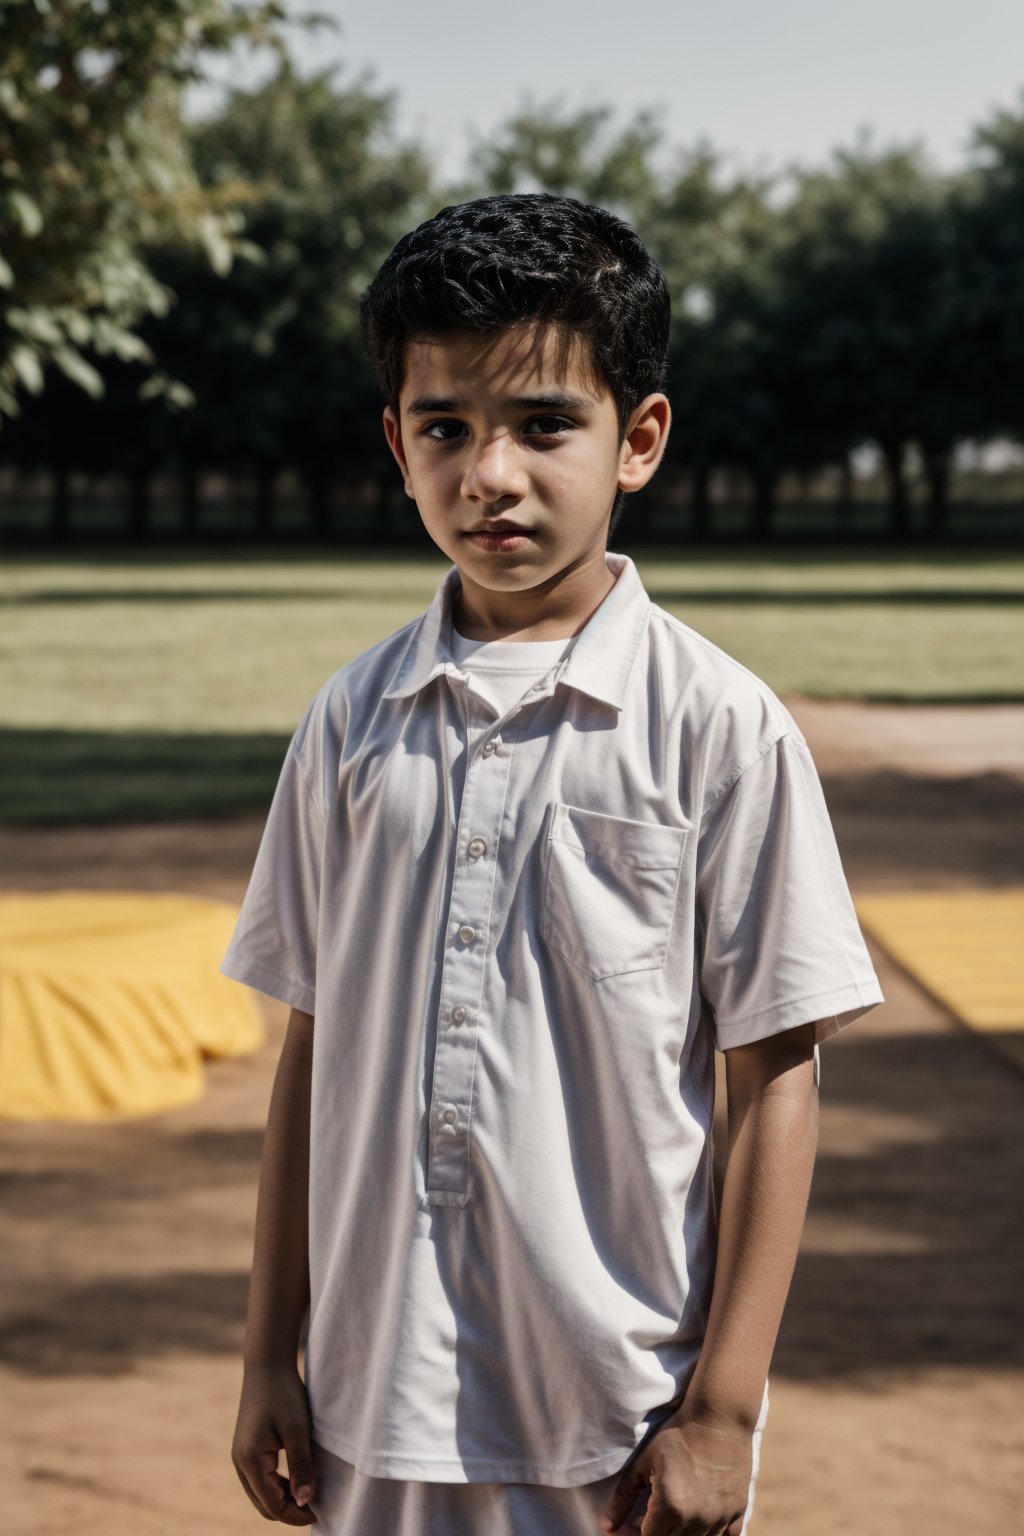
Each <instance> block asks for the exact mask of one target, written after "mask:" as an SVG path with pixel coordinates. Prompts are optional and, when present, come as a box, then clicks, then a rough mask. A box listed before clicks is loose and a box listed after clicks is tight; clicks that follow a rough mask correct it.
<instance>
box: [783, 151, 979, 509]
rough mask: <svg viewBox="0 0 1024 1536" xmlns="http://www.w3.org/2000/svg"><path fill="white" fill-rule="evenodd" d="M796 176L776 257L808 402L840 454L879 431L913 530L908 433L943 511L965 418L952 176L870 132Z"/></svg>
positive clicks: (898, 505) (898, 504) (894, 489)
mask: <svg viewBox="0 0 1024 1536" xmlns="http://www.w3.org/2000/svg"><path fill="white" fill-rule="evenodd" d="M796 182H797V184H796V192H795V195H794V197H793V198H792V200H791V201H790V203H789V204H788V206H787V208H786V210H785V225H786V229H787V232H788V235H787V240H786V242H785V248H784V250H783V252H782V253H781V258H780V260H781V275H782V280H783V282H784V284H785V289H786V293H787V308H788V317H787V328H788V331H789V335H790V339H791V340H790V344H791V345H792V347H793V348H794V351H795V353H796V355H798V356H799V357H800V358H801V371H802V374H803V378H804V389H803V406H802V408H803V410H804V411H805V412H806V413H807V416H808V421H809V422H811V423H813V424H814V427H815V430H816V432H817V433H818V435H819V436H820V437H821V439H822V441H823V442H825V443H828V444H829V445H831V448H832V451H835V452H837V456H838V455H841V456H842V458H845V457H846V455H847V454H848V452H849V450H850V449H851V448H852V447H854V446H855V445H856V444H858V443H860V442H863V441H865V440H868V439H872V440H874V441H875V442H876V443H877V444H878V446H879V448H880V450H881V453H882V456H883V460H884V462H885V466H886V470H887V474H888V478H889V514H890V532H891V534H892V535H893V537H895V538H905V537H906V536H908V534H909V532H910V496H909V489H908V485H907V478H906V454H907V449H908V447H909V445H910V444H911V443H912V442H915V441H916V442H917V443H918V444H919V445H920V446H921V449H922V454H923V458H924V462H925V464H926V466H927V472H928V477H929V482H930V499H931V505H932V509H933V517H934V520H935V522H936V524H937V525H938V524H940V523H941V520H942V516H943V515H944V508H945V504H946V499H947V498H946V488H947V485H948V476H949V465H950V461H951V456H952V450H953V446H954V444H955V442H956V439H957V437H958V436H959V435H962V429H963V424H964V423H963V416H962V408H963V407H962V401H963V391H962V388H961V385H960V381H959V379H958V376H957V372H956V369H955V367H954V366H952V360H953V358H954V356H955V354H956V325H957V319H956V309H955V304H954V303H953V293H954V288H955V277H954V268H953V265H952V233H951V225H950V215H949V198H948V184H947V182H946V180H945V179H944V178H942V177H940V176H939V175H937V174H936V173H935V172H933V171H932V170H931V169H930V168H929V166H928V165H927V164H926V162H925V160H924V158H923V156H922V154H921V152H920V150H919V149H917V148H916V147H914V148H910V149H892V150H884V151H876V150H875V149H874V148H873V147H872V146H871V144H870V143H869V142H868V141H867V140H866V139H862V141H861V142H860V143H859V144H858V145H857V146H856V147H855V148H854V149H852V150H839V151H837V152H836V155H835V158H834V162H833V165H832V166H831V167H829V168H827V169H825V170H823V171H801V172H799V173H797V178H796Z"/></svg>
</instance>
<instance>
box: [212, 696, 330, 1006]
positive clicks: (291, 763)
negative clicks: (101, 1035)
mask: <svg viewBox="0 0 1024 1536" xmlns="http://www.w3.org/2000/svg"><path fill="white" fill-rule="evenodd" d="M313 708H314V706H313V705H311V706H310V709H309V710H308V711H307V713H306V716H305V718H304V719H303V722H302V724H301V725H300V726H299V729H298V730H297V731H296V733H295V735H294V736H293V737H292V740H291V742H290V744H289V747H288V751H287V753H286V755H285V759H284V763H283V765H282V768H281V772H280V775H279V777H278V781H277V788H276V789H275V791H274V798H273V800H272V802H271V806H270V811H269V813H268V815H267V823H266V826H265V827H264V830H263V836H262V839H261V840H260V846H259V849H258V851H257V854H256V862H255V864H254V865H253V870H252V875H251V876H250V879H249V885H248V888H247V890H246V893H245V897H244V899H243V901H242V907H241V911H240V912H239V915H238V920H237V922H236V924H235V929H234V932H233V934H232V936H231V941H230V943H229V944H228V948H227V952H226V954H225V956H224V959H223V960H222V962H221V965H220V970H221V972H222V974H223V975H225V976H230V977H232V978H233V979H234V980H235V981H242V982H245V984H246V985H247V986H250V987H254V988H255V989H256V990H257V991H259V992H265V993H266V994H267V995H268V996H269V997H276V998H278V999H279V1000H280V1001H281V1002H282V1003H289V1004H290V1005H291V1006H292V1007H293V1008H300V1009H301V1010H302V1011H303V1012H304V1013H313V1012H314V1009H315V1002H316V954H317V930H318V926H319V913H320V871H321V865H322V860H323V847H324V834H325V830H326V821H325V817H324V813H323V811H322V809H321V808H320V805H319V803H318V801H317V799H316V797H315V794H314V792H313V789H312V787H311V782H312V781H311V780H310V779H308V778H307V776H306V773H305V771H304V768H303V760H302V755H301V749H302V746H303V744H304V743H305V742H306V737H307V731H308V728H309V725H310V721H311V718H312V713H313Z"/></svg>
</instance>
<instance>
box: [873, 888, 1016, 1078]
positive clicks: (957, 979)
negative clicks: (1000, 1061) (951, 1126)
mask: <svg viewBox="0 0 1024 1536" xmlns="http://www.w3.org/2000/svg"><path fill="white" fill-rule="evenodd" d="M856 907H857V915H858V917H859V918H860V919H861V920H862V922H863V924H864V926H865V928H867V929H868V930H869V931H870V932H871V933H873V934H874V935H875V937H876V938H877V939H878V941H879V943H881V944H883V945H884V946H885V948H886V949H887V950H888V951H889V953H890V955H892V957H893V959H894V960H896V961H897V962H898V963H899V964H900V965H902V966H903V967H904V968H905V969H906V970H908V971H909V972H910V973H911V975H912V976H915V977H916V978H917V979H918V980H919V981H920V982H921V983H922V984H923V985H924V986H925V987H927V989H928V991H929V992H931V994H932V996H933V997H936V998H938V1000H939V1001H940V1002H941V1003H945V1005H946V1007H947V1008H949V1010H950V1011H951V1012H952V1013H955V1014H956V1016H957V1018H959V1019H961V1020H962V1022H963V1023H964V1024H967V1025H969V1026H970V1027H971V1028H972V1029H977V1030H979V1031H981V1032H982V1033H984V1034H986V1035H988V1036H989V1038H990V1039H991V1040H992V1043H993V1045H996V1046H998V1047H999V1049H1000V1050H1002V1051H1004V1052H1005V1054H1006V1055H1007V1056H1009V1057H1011V1059H1012V1060H1014V1061H1016V1062H1017V1063H1018V1065H1021V1066H1024V887H1020V886H1014V887H1011V888H1010V889H1008V890H995V891H976V890H958V891H900V892H893V893H891V894H889V893H886V894H879V895H877V896H858V897H857V899H856Z"/></svg>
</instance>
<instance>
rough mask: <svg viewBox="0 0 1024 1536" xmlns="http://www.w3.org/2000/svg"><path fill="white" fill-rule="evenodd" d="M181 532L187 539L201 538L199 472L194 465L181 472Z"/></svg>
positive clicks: (189, 465) (187, 466)
mask: <svg viewBox="0 0 1024 1536" xmlns="http://www.w3.org/2000/svg"><path fill="white" fill-rule="evenodd" d="M181 531H182V534H183V536H184V537H185V538H186V539H195V538H198V536H199V470H198V469H197V468H196V466H195V465H194V464H186V465H185V467H184V469H183V470H182V472H181Z"/></svg>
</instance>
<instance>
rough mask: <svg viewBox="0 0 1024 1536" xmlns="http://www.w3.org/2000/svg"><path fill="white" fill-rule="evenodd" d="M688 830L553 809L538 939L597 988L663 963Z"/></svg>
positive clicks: (570, 808) (558, 806) (559, 806)
mask: <svg viewBox="0 0 1024 1536" xmlns="http://www.w3.org/2000/svg"><path fill="white" fill-rule="evenodd" d="M689 833H690V829H689V828H688V827H671V826H665V825H661V824H659V823H657V822H648V821H631V820H628V819H627V818H625V817H622V816H606V815H605V814H604V813H603V812H600V811H585V810H583V809H581V808H580V807H579V806H575V805H566V804H564V803H563V802H561V801H558V800H556V801H554V802H553V804H552V807H551V823H550V827H549V830H548V836H547V846H546V856H547V857H546V870H545V876H544V896H543V901H542V903H541V918H540V931H541V934H542V935H543V937H544V939H545V940H546V942H547V943H548V944H550V945H551V947H552V948H553V949H556V950H558V952H559V954H561V955H564V956H565V958H566V959H567V960H570V961H571V962H572V964H573V965H575V966H578V967H579V968H580V969H581V970H583V971H586V973H587V975H588V976H590V977H592V978H593V980H594V981H600V980H601V979H602V977H604V976H618V975H621V974H622V973H623V972H625V971H653V970H658V969H659V968H660V967H661V966H663V965H664V963H665V957H666V955H667V953H668V944H669V938H670V936H671V932H672V919H673V915H674V912H675V903H676V888H677V886H678V884H679V872H680V868H681V866H682V858H683V848H684V846H685V844H686V839H687V837H688V836H689Z"/></svg>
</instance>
